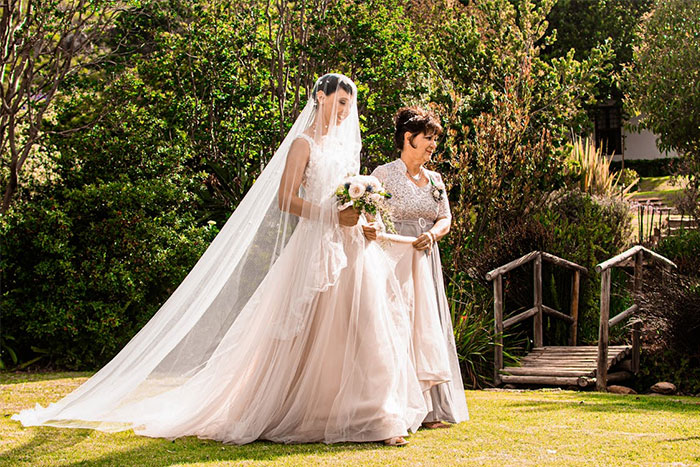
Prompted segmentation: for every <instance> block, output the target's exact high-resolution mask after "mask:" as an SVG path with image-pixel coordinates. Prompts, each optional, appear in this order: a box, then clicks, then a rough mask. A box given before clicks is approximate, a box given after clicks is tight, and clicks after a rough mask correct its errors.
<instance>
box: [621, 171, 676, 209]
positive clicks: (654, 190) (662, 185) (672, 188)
mask: <svg viewBox="0 0 700 467" xmlns="http://www.w3.org/2000/svg"><path fill="white" fill-rule="evenodd" d="M681 191H683V184H682V183H681V185H678V184H675V183H674V181H673V177H671V176H666V177H642V178H641V179H640V180H639V183H638V185H637V191H633V192H632V193H631V198H632V199H649V198H659V199H661V201H663V203H664V204H665V205H666V206H673V205H674V204H675V202H676V198H677V197H678V195H679V194H680V193H681Z"/></svg>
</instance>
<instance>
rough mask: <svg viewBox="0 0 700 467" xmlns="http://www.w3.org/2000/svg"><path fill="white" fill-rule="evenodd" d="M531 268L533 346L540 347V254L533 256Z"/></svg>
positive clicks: (541, 343) (541, 342) (541, 341)
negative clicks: (533, 311) (533, 315)
mask: <svg viewBox="0 0 700 467" xmlns="http://www.w3.org/2000/svg"><path fill="white" fill-rule="evenodd" d="M532 270H533V276H534V277H533V284H534V299H535V308H537V314H536V315H535V319H534V320H533V321H534V325H533V326H534V340H535V347H542V345H543V339H542V254H541V253H539V254H538V255H537V256H536V257H535V262H534V267H533V268H532Z"/></svg>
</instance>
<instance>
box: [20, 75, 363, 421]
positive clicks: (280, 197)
mask: <svg viewBox="0 0 700 467" xmlns="http://www.w3.org/2000/svg"><path fill="white" fill-rule="evenodd" d="M356 97H357V89H356V87H355V85H354V83H352V81H351V80H349V79H348V78H346V77H344V76H342V75H325V76H323V77H321V78H320V79H319V80H318V81H317V82H316V85H315V86H314V90H313V93H312V96H310V98H309V100H308V103H307V105H306V107H305V108H304V110H303V111H302V113H301V114H300V116H299V117H298V118H297V120H296V121H295V123H294V125H293V126H292V128H291V130H290V131H289V133H288V134H287V136H286V137H285V139H284V141H283V142H282V143H281V145H280V146H279V148H278V149H277V151H276V152H275V154H274V156H273V157H272V158H271V160H270V162H269V163H268V165H267V166H266V167H265V169H264V170H263V172H262V173H261V174H260V176H259V178H258V179H257V181H256V182H255V184H254V185H253V186H252V188H251V189H250V191H249V192H248V194H247V195H246V196H245V198H244V199H243V200H242V201H241V203H240V205H239V206H238V207H237V208H236V210H235V211H234V212H233V214H232V215H231V216H230V218H229V220H228V221H227V222H226V224H225V225H224V227H223V228H222V230H221V232H220V233H219V234H218V235H217V237H216V238H215V239H214V241H213V242H212V243H211V245H210V246H209V248H208V249H207V250H206V252H205V253H204V254H203V255H202V257H201V258H200V259H199V261H198V262H197V264H196V265H195V266H194V267H193V269H192V270H191V271H190V273H189V274H188V275H187V277H186V278H185V279H184V280H183V282H182V283H181V284H180V285H179V286H178V288H177V289H176V290H175V292H174V293H173V294H172V295H171V296H170V298H169V299H168V300H167V301H166V302H165V303H164V304H163V306H162V307H161V308H160V309H159V310H158V312H157V313H156V314H155V315H154V316H153V317H152V319H151V320H150V321H149V322H148V323H147V324H146V325H145V326H144V327H143V329H141V330H140V331H139V332H138V333H137V334H136V335H135V336H134V337H133V339H132V340H131V341H130V342H129V343H128V344H127V345H126V346H125V347H124V348H123V349H122V350H121V351H120V352H119V353H118V354H117V355H116V356H115V357H114V358H113V359H112V360H111V361H110V362H109V363H108V364H107V365H105V366H104V367H103V368H102V369H101V370H100V371H99V372H97V373H96V374H95V375H94V376H93V377H91V378H90V379H89V380H88V381H87V382H85V383H84V384H83V385H81V386H80V387H79V388H78V389H76V390H75V391H74V392H72V393H71V394H69V395H68V396H66V397H65V398H63V399H62V400H60V401H58V402H57V403H53V404H50V405H49V406H48V407H47V408H43V407H41V406H39V405H37V407H36V408H34V409H29V410H24V411H22V412H21V413H20V414H18V415H15V416H13V419H16V420H20V421H21V422H22V423H23V424H24V425H27V426H29V425H51V426H60V427H86V428H95V429H100V430H104V431H117V430H123V429H128V428H131V427H134V425H135V424H136V423H140V422H141V421H143V420H145V419H148V418H149V417H156V416H158V413H156V412H157V411H162V410H163V407H159V406H158V404H157V403H154V404H152V403H150V402H149V404H148V408H147V410H151V411H154V412H153V413H151V414H144V413H143V410H144V408H145V407H146V406H145V405H144V404H142V402H143V401H146V400H149V401H154V400H157V398H158V396H159V395H161V394H164V393H166V392H168V391H172V390H173V389H177V388H182V387H184V386H185V385H186V384H187V383H188V381H191V380H192V379H193V378H195V377H196V376H197V375H198V374H200V373H201V372H203V371H204V370H205V369H206V368H207V367H212V366H215V365H216V364H217V359H221V361H224V360H225V358H226V355H227V353H229V352H231V351H232V350H234V349H235V348H236V345H237V342H238V339H237V338H238V337H240V336H241V335H243V334H242V333H245V331H246V329H245V327H246V326H245V322H241V320H243V321H245V320H251V319H252V317H251V316H250V314H251V313H269V319H270V322H269V327H270V328H271V329H274V330H275V332H277V338H279V339H288V338H290V337H293V336H294V335H295V332H297V330H298V328H299V326H298V324H299V322H301V321H303V319H304V317H305V316H304V314H305V310H306V309H307V308H308V302H309V300H311V299H312V298H311V297H312V296H313V294H314V293H316V292H318V291H319V290H323V289H324V288H327V287H329V286H330V285H332V284H333V282H334V280H335V279H336V278H337V275H338V271H339V270H340V269H342V268H343V267H344V265H345V261H346V258H345V257H344V255H343V250H342V246H339V245H338V242H337V241H336V239H334V235H335V234H334V232H337V231H338V229H337V223H338V210H337V207H336V204H335V202H334V200H333V191H334V188H335V187H336V186H337V184H338V183H339V182H340V181H341V179H342V177H343V176H345V175H347V174H348V172H352V171H355V172H356V171H357V170H359V154H360V148H361V142H360V129H359V120H358V114H357V105H356ZM314 144H315V145H316V146H317V147H325V152H324V153H328V154H332V155H333V157H334V161H336V163H335V166H333V164H331V165H328V164H326V165H325V166H324V167H331V168H330V169H329V168H325V169H324V168H320V169H318V170H327V171H328V173H326V174H324V173H320V174H316V177H315V179H316V180H323V184H322V185H320V186H319V185H316V186H310V185H308V184H307V183H306V180H302V185H301V188H300V192H301V197H296V196H292V195H296V193H293V194H292V195H290V190H293V189H294V188H297V187H298V185H294V184H295V183H298V180H296V179H294V177H291V178H290V181H286V182H285V179H286V178H287V176H286V175H285V176H284V177H283V174H288V173H290V172H294V171H296V173H297V174H298V173H304V174H305V173H306V172H307V171H308V170H312V169H313V167H306V165H308V164H309V163H310V162H309V159H308V153H309V148H310V147H311V146H312V145H314ZM295 148H301V149H302V151H301V153H302V156H299V157H297V156H295ZM304 148H306V150H305V151H304ZM290 154H291V156H290ZM304 154H306V159H305V158H304ZM295 164H296V165H298V164H304V166H303V167H295ZM339 176H340V177H341V179H339ZM290 184H292V185H290ZM300 199H301V200H302V201H300ZM299 203H301V204H299ZM290 211H293V212H294V213H291V212H290ZM296 229H305V230H304V232H303V233H304V237H305V242H304V244H305V245H311V246H313V247H310V248H309V250H308V251H305V252H297V253H299V254H300V256H299V257H303V258H306V259H307V260H308V263H306V261H305V262H303V263H302V262H300V263H299V264H296V265H294V273H293V274H291V275H290V277H288V278H287V280H289V281H290V282H291V283H293V287H290V288H289V290H293V291H296V292H295V293H297V294H298V295H297V296H296V297H295V300H293V301H290V303H292V304H293V306H290V309H288V310H267V309H265V307H264V306H261V302H260V301H261V300H264V295H265V294H264V292H265V290H267V289H269V288H273V287H276V286H277V285H278V284H271V283H268V282H269V281H267V282H266V281H265V278H266V277H267V276H268V272H269V271H270V269H271V268H272V267H274V265H275V264H276V262H277V260H278V259H279V258H281V257H282V256H283V255H284V254H285V251H286V249H287V248H288V243H289V241H290V238H291V237H292V236H293V234H294V232H295V230H296ZM295 248H299V246H298V245H297V246H295ZM309 265H313V267H309ZM253 305H255V306H253ZM263 305H264V303H263ZM236 323H238V324H236ZM234 328H236V329H235V332H232V329H234Z"/></svg>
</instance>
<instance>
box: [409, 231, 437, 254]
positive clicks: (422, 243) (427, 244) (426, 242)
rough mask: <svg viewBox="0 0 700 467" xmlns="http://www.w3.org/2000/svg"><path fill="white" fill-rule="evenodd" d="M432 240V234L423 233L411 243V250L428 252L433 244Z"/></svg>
mask: <svg viewBox="0 0 700 467" xmlns="http://www.w3.org/2000/svg"><path fill="white" fill-rule="evenodd" d="M434 241H435V240H434V238H433V236H432V233H430V232H423V233H422V234H420V235H419V236H418V238H416V241H415V242H413V248H415V249H416V250H419V251H423V250H429V249H431V248H432V247H433V242H434Z"/></svg>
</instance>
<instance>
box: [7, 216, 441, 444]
mask: <svg viewBox="0 0 700 467" xmlns="http://www.w3.org/2000/svg"><path fill="white" fill-rule="evenodd" d="M305 229H306V227H305V225H304V222H302V223H300V225H299V226H298V227H297V229H296V230H295V231H294V233H293V235H292V237H291V238H290V240H289V243H288V245H287V247H286V248H285V249H284V250H283V253H282V255H281V256H280V258H279V259H278V260H277V261H276V262H275V264H274V265H273V267H272V268H271V270H270V271H269V273H268V274H267V276H266V277H265V279H264V280H263V282H262V283H261V285H260V286H259V288H258V289H257V291H256V292H255V293H254V294H253V297H252V298H251V300H250V301H249V303H248V304H247V305H246V306H245V307H244V309H243V310H242V311H241V313H240V315H239V316H238V317H237V319H236V320H235V321H234V322H233V323H232V324H231V325H230V328H229V329H228V330H226V333H225V335H224V337H223V339H221V342H220V344H219V345H218V347H217V348H216V349H214V350H213V352H212V354H211V357H210V358H209V359H208V360H207V362H206V365H204V366H203V367H202V368H200V369H198V371H196V372H195V373H194V374H187V375H177V374H176V375H173V374H170V373H168V372H163V374H162V375H161V374H158V369H156V371H154V372H153V374H151V375H150V376H149V378H148V379H147V380H145V381H144V382H143V383H142V384H141V386H139V387H137V388H136V389H135V390H133V391H131V392H130V395H127V396H126V397H124V398H123V399H122V400H120V401H119V402H118V403H116V404H111V405H110V406H109V408H108V409H100V410H98V409H96V408H95V409H94V410H93V409H91V406H93V407H97V406H99V404H92V402H93V401H91V399H90V395H89V394H81V397H80V404H77V405H76V406H75V407H74V408H72V407H71V406H70V404H65V403H63V402H64V401H61V402H60V403H58V404H52V406H53V407H52V406H49V407H48V408H46V409H44V408H40V407H39V408H37V409H33V410H25V411H23V412H22V413H21V414H20V415H19V417H16V418H19V419H20V420H21V421H22V422H23V423H24V424H25V425H33V424H43V425H52V426H65V427H93V428H97V429H104V430H107V431H116V430H121V429H128V428H132V429H133V430H134V432H136V433H137V434H140V435H145V436H151V437H164V438H177V437H182V436H189V435H193V436H198V437H201V438H207V439H214V440H219V441H222V442H226V443H235V444H243V443H248V442H251V441H254V440H257V439H266V440H271V441H276V442H283V443H298V442H326V443H334V442H340V441H378V440H383V439H387V438H391V437H394V436H401V435H406V434H408V433H409V432H410V431H415V430H416V429H417V428H418V427H419V426H420V424H421V422H422V421H423V420H424V418H425V417H426V415H427V414H428V412H429V411H430V407H429V405H428V404H429V398H426V396H425V394H426V391H428V390H429V389H430V388H431V387H433V386H435V385H436V384H439V383H441V382H444V381H446V380H447V379H449V378H450V374H451V369H450V367H449V362H448V359H447V358H446V356H445V354H444V352H441V351H440V347H439V346H437V347H435V348H433V349H431V348H429V347H428V346H425V345H422V344H421V346H420V347H418V348H417V347H416V346H415V344H414V339H413V326H414V322H415V314H414V312H413V310H414V308H415V306H416V302H415V300H416V298H415V297H418V300H419V301H420V300H425V297H424V295H422V294H420V293H415V291H414V290H412V287H413V281H412V280H410V278H411V275H410V274H409V275H405V276H404V279H405V280H404V281H403V282H402V281H400V280H397V277H396V275H395V274H394V267H395V264H394V263H392V262H391V261H390V260H389V256H388V255H387V254H385V252H384V251H383V250H382V249H381V248H380V247H379V246H378V245H377V243H376V242H368V241H367V240H365V238H364V237H363V235H362V230H361V229H360V227H359V226H356V227H352V228H340V229H336V230H337V232H336V233H335V234H334V235H335V237H334V238H335V240H337V241H336V242H335V243H336V244H335V246H333V242H329V245H325V246H324V248H325V252H323V253H322V254H321V256H320V258H321V259H322V261H323V263H322V264H320V263H319V264H316V261H318V258H310V257H309V256H308V255H309V251H310V250H309V249H308V241H309V240H308V233H305ZM398 248H399V250H400V251H398V254H399V256H402V255H403V257H404V258H413V257H414V256H413V255H414V253H413V251H412V250H413V249H412V247H411V246H410V245H406V246H398ZM401 248H403V253H402V252H401ZM409 264H410V260H409ZM309 267H314V268H319V272H318V273H315V275H314V277H315V278H316V279H315V280H314V281H311V282H309V281H308V280H305V282H304V284H299V283H298V282H296V281H295V280H294V278H295V277H298V276H299V275H300V273H301V272H302V270H304V269H306V268H309ZM300 287H302V288H303V290H300V289H299V288H300ZM421 297H423V298H421ZM426 329H432V330H433V331H435V332H438V331H439V326H438V327H436V326H432V327H427V328H426ZM425 337H426V339H427V341H431V340H432V341H434V342H438V341H439V336H438V335H432V336H431V335H430V334H426V336H425ZM164 388H165V389H164ZM149 394H153V395H152V396H147V395H149ZM96 397H99V395H97V396H96ZM67 399H68V398H67Z"/></svg>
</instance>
